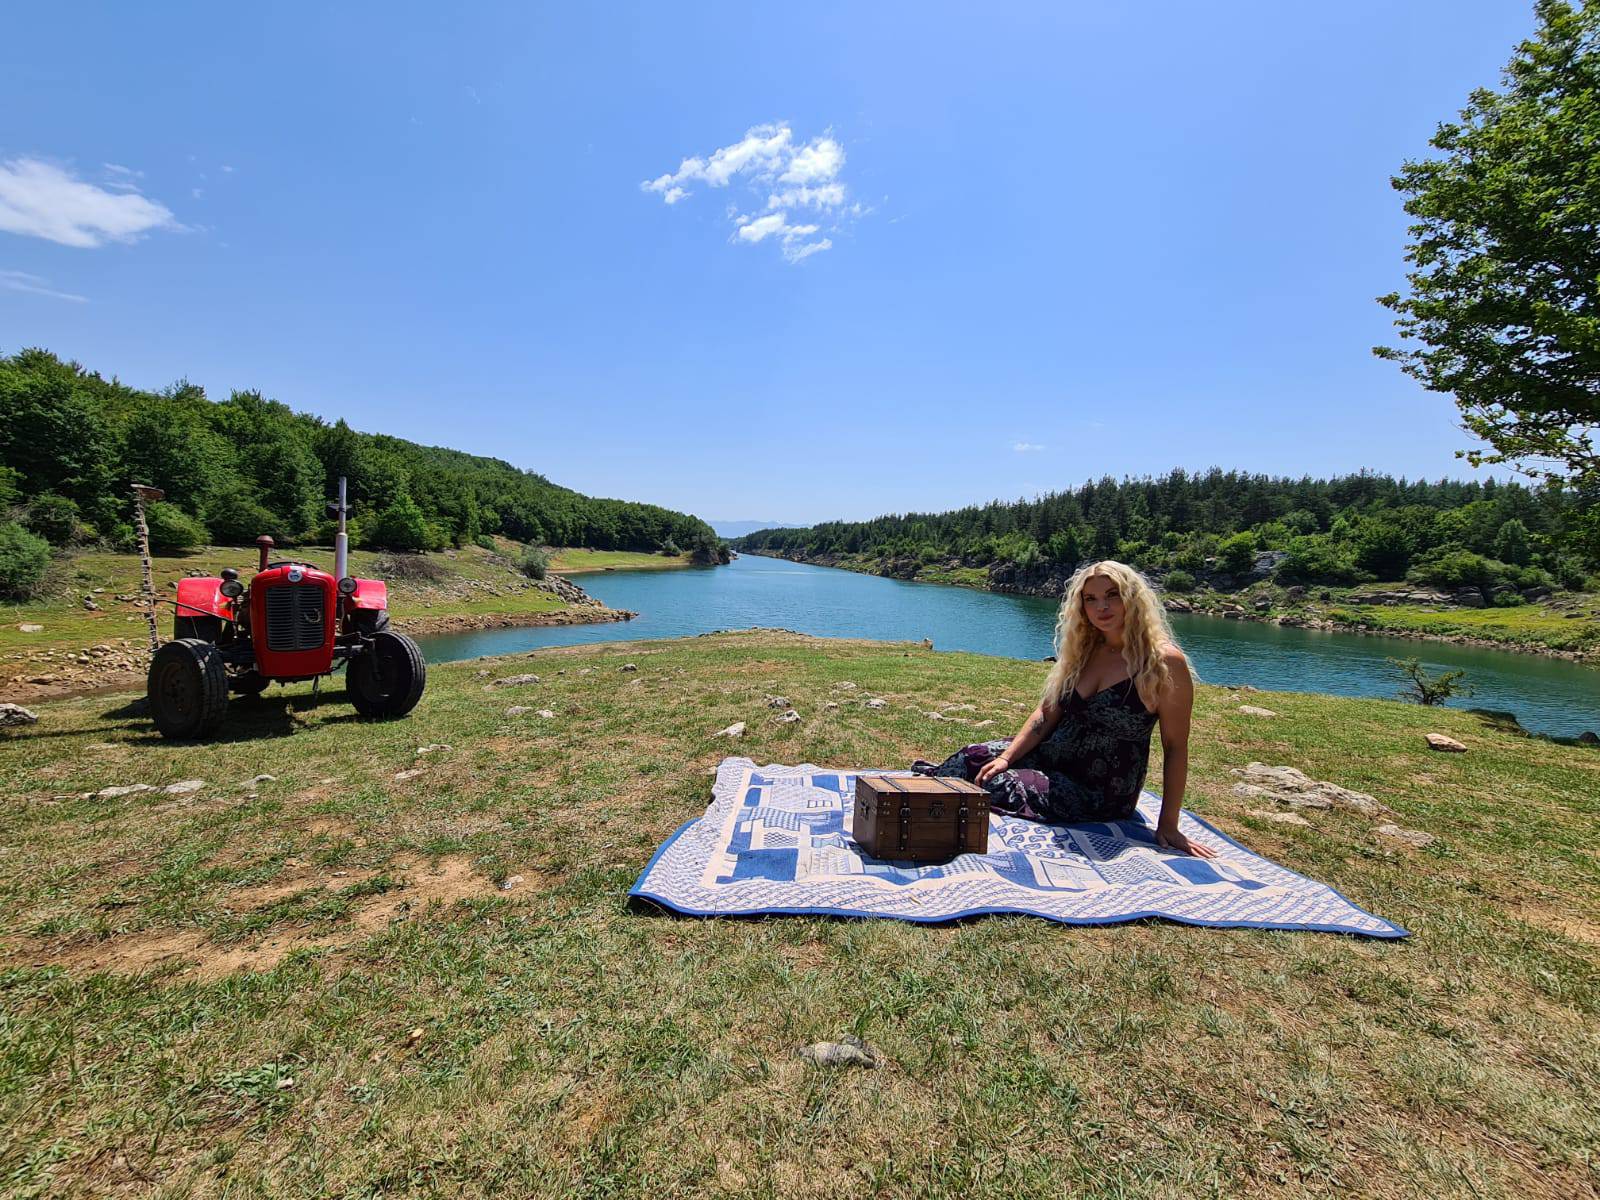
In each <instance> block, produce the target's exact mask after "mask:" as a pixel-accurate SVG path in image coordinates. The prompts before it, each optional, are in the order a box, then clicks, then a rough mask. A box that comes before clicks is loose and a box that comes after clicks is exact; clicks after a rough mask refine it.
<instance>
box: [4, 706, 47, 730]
mask: <svg viewBox="0 0 1600 1200" xmlns="http://www.w3.org/2000/svg"><path fill="white" fill-rule="evenodd" d="M38 720H39V714H38V713H36V712H34V711H32V710H31V709H27V708H23V707H22V705H20V704H0V729H12V728H15V727H16V726H18V725H34V724H37V723H38Z"/></svg>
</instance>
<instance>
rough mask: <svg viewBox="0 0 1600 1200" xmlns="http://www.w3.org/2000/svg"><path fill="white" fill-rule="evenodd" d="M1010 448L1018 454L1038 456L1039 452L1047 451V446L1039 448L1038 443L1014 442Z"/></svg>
mask: <svg viewBox="0 0 1600 1200" xmlns="http://www.w3.org/2000/svg"><path fill="white" fill-rule="evenodd" d="M1011 448H1012V449H1013V450H1014V451H1016V452H1017V453H1018V454H1038V453H1039V452H1040V451H1041V450H1047V449H1049V447H1048V446H1041V445H1039V443H1038V442H1015V443H1013V444H1012V446H1011Z"/></svg>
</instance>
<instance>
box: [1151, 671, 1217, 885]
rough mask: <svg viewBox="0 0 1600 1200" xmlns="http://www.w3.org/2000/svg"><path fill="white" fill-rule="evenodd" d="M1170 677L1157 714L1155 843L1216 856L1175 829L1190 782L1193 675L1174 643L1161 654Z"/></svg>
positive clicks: (1197, 854) (1202, 855)
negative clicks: (1158, 809)
mask: <svg viewBox="0 0 1600 1200" xmlns="http://www.w3.org/2000/svg"><path fill="white" fill-rule="evenodd" d="M1164 658H1165V659H1166V664H1167V673H1168V676H1169V678H1170V680H1171V682H1170V684H1169V685H1168V687H1167V690H1166V694H1165V695H1163V696H1162V698H1161V705H1160V707H1159V708H1157V709H1156V715H1157V716H1158V717H1159V718H1160V720H1161V817H1160V819H1159V820H1158V821H1157V822H1156V843H1157V844H1158V845H1161V846H1165V847H1166V848H1167V849H1169V850H1177V851H1179V852H1180V853H1183V854H1193V855H1194V856H1195V857H1197V858H1215V857H1216V856H1217V852H1216V851H1215V850H1213V849H1211V847H1210V846H1202V845H1201V844H1200V843H1199V842H1191V841H1190V840H1189V839H1188V838H1186V837H1184V836H1183V834H1181V833H1179V832H1178V814H1179V813H1180V812H1182V811H1183V792H1184V789H1185V788H1186V787H1187V786H1188V784H1189V721H1190V718H1191V717H1192V716H1193V714H1194V679H1193V677H1192V676H1190V674H1189V660H1188V659H1186V658H1184V657H1183V652H1182V651H1181V650H1179V649H1178V648H1177V647H1175V646H1172V647H1168V649H1167V651H1166V652H1165V654H1164Z"/></svg>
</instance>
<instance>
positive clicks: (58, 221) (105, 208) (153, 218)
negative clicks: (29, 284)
mask: <svg viewBox="0 0 1600 1200" xmlns="http://www.w3.org/2000/svg"><path fill="white" fill-rule="evenodd" d="M110 166H111V164H107V169H108V170H109V169H110ZM119 170H120V171H123V172H126V171H127V170H128V169H127V168H126V167H123V168H119ZM113 173H115V172H113ZM129 177H130V178H131V177H132V175H131V173H130V176H129ZM179 228H181V226H180V225H179V224H178V222H177V219H176V218H175V217H174V216H173V215H172V212H171V210H170V209H168V208H167V207H166V206H165V205H164V204H159V203H157V202H156V201H154V200H149V199H146V198H145V197H144V196H141V195H140V194H139V193H138V191H137V190H136V189H135V188H133V187H132V186H128V187H125V188H120V189H119V190H118V191H114V192H113V191H107V190H106V189H105V188H102V187H99V186H97V185H95V184H92V183H88V182H86V181H84V180H82V179H77V178H75V177H74V176H72V175H70V174H69V173H68V172H66V171H64V170H62V169H61V168H60V167H57V166H54V165H53V164H51V163H46V162H40V161H39V160H38V159H33V158H14V159H11V160H10V161H9V162H4V163H0V230H4V231H6V232H7V233H20V234H23V235H24V236H27V237H39V238H45V239H46V240H47V241H52V242H59V243H60V244H61V245H63V246H83V247H91V246H101V245H104V244H105V243H106V242H113V241H115V242H131V241H136V240H137V239H138V238H139V237H140V236H142V235H143V234H146V233H148V232H150V231H151V230H152V229H179Z"/></svg>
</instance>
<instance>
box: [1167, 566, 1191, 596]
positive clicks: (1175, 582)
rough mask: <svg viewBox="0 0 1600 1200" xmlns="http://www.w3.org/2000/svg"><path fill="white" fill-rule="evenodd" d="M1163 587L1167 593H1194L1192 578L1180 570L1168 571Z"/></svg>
mask: <svg viewBox="0 0 1600 1200" xmlns="http://www.w3.org/2000/svg"><path fill="white" fill-rule="evenodd" d="M1165 587H1166V590H1167V591H1169V592H1192V591H1194V576H1193V575H1191V574H1189V572H1187V571H1185V570H1183V569H1182V568H1179V569H1178V570H1175V571H1168V572H1167V578H1166V582H1165Z"/></svg>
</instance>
